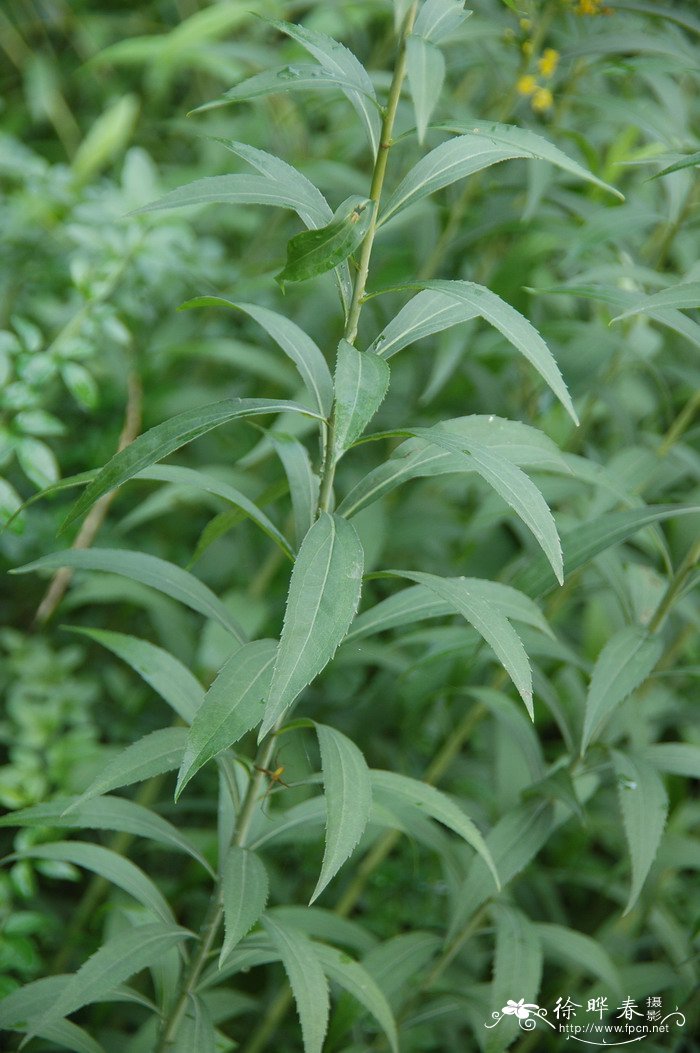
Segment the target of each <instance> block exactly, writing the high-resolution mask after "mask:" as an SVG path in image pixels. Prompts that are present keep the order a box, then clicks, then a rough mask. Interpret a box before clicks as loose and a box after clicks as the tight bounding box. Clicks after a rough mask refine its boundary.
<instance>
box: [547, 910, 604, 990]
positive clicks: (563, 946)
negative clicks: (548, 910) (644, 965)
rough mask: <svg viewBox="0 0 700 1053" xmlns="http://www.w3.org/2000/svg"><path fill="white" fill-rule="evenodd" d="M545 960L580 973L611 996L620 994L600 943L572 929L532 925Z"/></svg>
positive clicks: (549, 925) (561, 926)
mask: <svg viewBox="0 0 700 1053" xmlns="http://www.w3.org/2000/svg"><path fill="white" fill-rule="evenodd" d="M534 924H535V928H536V930H537V932H538V934H539V936H540V939H541V940H542V945H543V947H544V952H545V957H546V958H548V959H551V960H552V961H555V962H557V963H558V964H561V965H563V966H565V967H566V968H568V969H575V970H576V972H579V970H581V969H584V970H585V971H586V972H587V973H589V974H590V975H591V976H595V977H596V979H598V980H600V981H601V982H602V983H603V984H605V986H606V987H607V988H608V989H609V990H610V991H612V992H614V993H615V994H618V993H619V994H621V993H622V980H621V978H620V975H619V973H618V970H617V969H616V968H615V965H614V964H613V962H612V959H611V958H610V955H609V954H608V952H607V951H606V950H605V948H604V947H603V946H602V944H601V943H599V942H598V941H596V940H594V939H592V938H591V937H590V936H586V934H585V933H583V932H576V930H575V929H567V928H566V927H565V926H563V925H554V924H551V923H550V922H535V923H534Z"/></svg>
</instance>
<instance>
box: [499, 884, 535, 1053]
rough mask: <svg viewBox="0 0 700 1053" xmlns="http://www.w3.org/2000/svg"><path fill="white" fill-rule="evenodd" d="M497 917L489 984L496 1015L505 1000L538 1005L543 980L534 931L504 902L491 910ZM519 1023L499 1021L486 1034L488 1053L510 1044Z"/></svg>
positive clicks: (512, 1020)
mask: <svg viewBox="0 0 700 1053" xmlns="http://www.w3.org/2000/svg"><path fill="white" fill-rule="evenodd" d="M491 909H492V911H493V913H494V914H495V918H496V952H495V956H494V963H493V983H492V984H491V1010H492V1012H499V1011H500V1010H501V1009H502V1007H503V1006H504V1005H505V1004H506V1002H507V1001H508V999H511V1000H514V999H515V998H518V999H519V998H523V999H524V1000H525V1002H530V1003H532V1002H534V1003H536V1002H537V995H538V993H539V989H540V982H541V979H542V943H541V940H540V937H539V934H538V932H537V929H536V928H535V926H534V925H533V923H532V922H531V921H530V919H529V918H527V917H526V916H525V915H524V914H523V913H522V912H521V911H519V910H516V909H515V908H514V907H511V906H508V905H507V904H505V903H499V904H498V905H497V906H494V907H492V908H491ZM518 1023H519V1021H518V1020H516V1019H515V1018H511V1019H510V1020H502V1021H501V1022H500V1024H499V1026H498V1027H494V1028H493V1030H491V1031H490V1032H489V1035H488V1038H487V1039H486V1051H487V1053H501V1050H504V1049H506V1048H507V1047H508V1046H509V1045H511V1043H512V1042H513V1039H514V1036H515V1035H516V1034H517V1033H518Z"/></svg>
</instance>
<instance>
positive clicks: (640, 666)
mask: <svg viewBox="0 0 700 1053" xmlns="http://www.w3.org/2000/svg"><path fill="white" fill-rule="evenodd" d="M663 650H664V647H663V641H662V640H661V639H660V638H659V637H658V636H651V637H650V636H648V634H647V633H646V632H645V630H644V629H643V628H642V627H641V626H639V625H628V626H625V628H624V629H621V630H620V631H619V632H617V633H615V635H614V636H613V637H612V639H610V640H608V642H607V643H606V645H605V647H604V648H603V650H602V651H601V653H600V654H599V656H598V660H597V662H596V664H595V667H594V669H593V675H592V676H591V683H590V687H589V689H588V697H587V698H586V713H585V717H584V722H583V734H582V736H581V756H583V755H584V753H585V752H586V750H587V749H588V746H589V744H590V742H591V741H592V739H593V738H594V736H596V735H597V734H598V732H599V731H600V729H601V727H602V726H603V725H604V723H605V721H607V720H608V718H609V717H610V715H611V713H612V712H613V711H614V710H615V709H616V708H617V707H618V706H619V705H620V703H621V702H624V700H625V699H626V698H627V696H628V695H631V694H632V692H633V691H635V690H636V689H637V688H638V687H639V685H640V684H643V683H644V681H645V680H646V678H647V677H648V676H649V674H650V673H651V671H652V669H653V668H654V666H655V665H656V663H657V662H658V660H659V658H660V657H661V655H662V654H663Z"/></svg>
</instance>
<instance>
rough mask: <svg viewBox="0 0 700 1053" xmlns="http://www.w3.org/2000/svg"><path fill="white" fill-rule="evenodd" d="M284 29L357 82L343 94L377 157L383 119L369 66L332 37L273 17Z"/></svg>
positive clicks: (329, 67) (333, 69) (328, 67)
mask: <svg viewBox="0 0 700 1053" xmlns="http://www.w3.org/2000/svg"><path fill="white" fill-rule="evenodd" d="M270 25H273V26H274V27H275V28H276V29H278V30H279V31H280V32H281V33H286V34H287V36H290V37H291V38H292V39H293V40H296V41H297V43H298V44H301V46H302V47H303V48H306V50H307V51H308V52H309V53H310V54H311V55H313V56H314V58H315V59H317V60H318V61H319V62H320V63H321V66H322V67H323V69H324V70H327V71H328V72H329V73H334V74H338V75H339V76H341V77H345V78H347V79H348V80H349V81H350V82H351V84H352V85H353V86H352V87H351V88H350V87H348V88H343V89H342V90H343V94H344V95H345V96H346V98H347V99H348V101H349V102H350V103H351V105H352V106H353V107H354V109H355V111H356V112H357V114H358V116H359V117H360V120H361V121H362V124H363V126H364V129H365V132H366V135H367V138H368V140H369V144H370V146H371V147H372V153H373V155H374V156H375V157H376V156H377V151H378V149H379V137H380V134H381V120H380V117H379V113H378V110H377V105H378V104H377V97H376V95H375V92H374V86H373V84H372V81H371V79H370V76H369V74H368V73H367V70H366V69H365V68H364V66H363V65H362V63H361V62H360V61H359V60H358V59H357V58H356V57H355V55H353V53H352V51H349V50H348V49H347V48H346V47H344V46H343V45H342V44H340V43H339V42H338V41H337V40H333V38H332V37H329V36H326V35H325V33H318V32H316V31H314V30H312V29H307V28H306V26H297V25H292V24H291V23H290V22H278V21H277V20H276V19H270Z"/></svg>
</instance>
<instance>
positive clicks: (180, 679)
mask: <svg viewBox="0 0 700 1053" xmlns="http://www.w3.org/2000/svg"><path fill="white" fill-rule="evenodd" d="M66 628H68V629H70V631H71V632H74V633H80V634H81V635H82V636H87V637H89V638H90V639H91V640H95V641H96V642H97V643H99V644H102V646H103V647H106V648H108V650H110V651H112V653H113V654H116V655H117V657H119V658H121V659H122V660H123V661H124V662H126V663H127V665H130V666H131V668H132V669H133V670H134V671H135V672H137V673H138V674H139V676H140V677H142V679H143V680H145V681H146V683H147V684H148V685H149V686H150V687H152V688H153V690H154V691H156V692H157V693H158V694H159V695H160V696H161V698H162V699H164V700H165V701H166V702H167V703H168V705H169V706H171V707H172V708H173V709H174V710H175V712H176V713H177V715H178V716H179V717H181V718H182V719H183V720H184V721H186V723H187V724H191V723H192V720H193V718H194V715H195V713H196V712H197V710H198V709H199V707H200V705H201V704H202V700H203V698H204V688H203V687H202V685H201V684H200V683H199V681H198V680H196V679H195V678H194V677H193V676H192V673H191V672H190V671H189V669H188V668H187V666H186V665H183V664H182V662H180V661H179V659H177V658H175V657H174V656H173V655H171V654H170V653H169V652H168V651H164V650H163V648H162V647H156V645H155V644H152V643H148V641H147V640H139V639H138V638H137V637H135V636H128V635H127V634H126V633H117V632H110V631H108V630H106V629H88V628H83V627H82V626H77V625H71V626H66Z"/></svg>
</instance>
